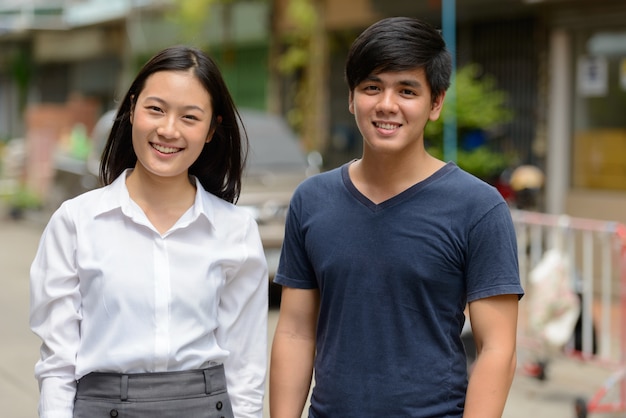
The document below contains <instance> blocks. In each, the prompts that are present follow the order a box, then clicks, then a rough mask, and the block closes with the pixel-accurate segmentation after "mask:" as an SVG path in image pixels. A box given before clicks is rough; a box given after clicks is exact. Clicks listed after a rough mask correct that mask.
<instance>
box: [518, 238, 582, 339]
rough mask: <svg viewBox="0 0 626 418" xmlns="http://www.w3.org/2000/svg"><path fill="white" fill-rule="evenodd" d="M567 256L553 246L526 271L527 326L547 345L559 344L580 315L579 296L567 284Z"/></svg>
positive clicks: (569, 266) (570, 334)
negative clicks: (528, 316) (528, 280)
mask: <svg viewBox="0 0 626 418" xmlns="http://www.w3.org/2000/svg"><path fill="white" fill-rule="evenodd" d="M571 277H572V267H571V265H570V262H569V259H568V257H567V256H566V255H565V254H564V253H563V252H562V251H560V250H559V249H557V248H553V249H551V250H548V251H546V252H545V253H544V255H543V257H542V259H541V260H540V261H539V263H538V264H537V266H535V268H533V269H532V271H531V272H530V285H531V288H530V298H529V299H530V301H529V303H530V327H531V329H532V330H533V333H534V334H535V335H536V336H538V337H539V338H540V339H542V340H543V342H544V343H547V345H549V346H552V347H554V348H560V347H563V346H564V345H565V344H566V343H567V342H568V341H569V339H570V338H571V336H572V333H573V331H574V327H575V326H576V321H577V320H578V317H579V315H580V300H579V298H578V295H576V293H574V291H573V290H572V287H571Z"/></svg>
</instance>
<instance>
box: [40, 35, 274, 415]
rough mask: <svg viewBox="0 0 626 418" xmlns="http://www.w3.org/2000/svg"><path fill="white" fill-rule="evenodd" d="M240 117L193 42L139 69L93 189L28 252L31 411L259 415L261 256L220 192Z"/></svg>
mask: <svg viewBox="0 0 626 418" xmlns="http://www.w3.org/2000/svg"><path fill="white" fill-rule="evenodd" d="M238 119H239V116H238V113H237V111H236V109H235V107H234V105H233V101H232V98H231V96H230V93H229V92H228V89H227V87H226V85H225V83H224V81H223V79H222V76H221V74H220V71H219V69H218V68H217V66H216V65H215V63H214V62H213V61H212V60H211V59H210V58H209V57H207V56H206V55H205V54H203V53H202V52H201V51H199V50H197V49H193V48H189V47H185V46H176V47H171V48H168V49H165V50H163V51H161V52H160V53H158V54H157V55H155V56H154V57H153V58H152V59H151V60H150V61H149V62H148V63H146V64H145V66H144V67H143V68H142V69H141V70H140V72H139V74H138V75H137V77H136V79H135V80H134V81H133V83H132V85H131V86H130V89H129V91H128V92H127V93H126V96H125V97H124V99H123V101H122V102H121V104H120V108H119V110H118V113H117V116H116V118H115V121H114V123H113V127H112V130H111V133H110V136H109V139H108V142H107V145H106V147H105V149H104V152H103V155H102V162H101V180H102V182H103V184H104V185H105V186H104V187H102V188H100V189H96V190H93V191H90V192H87V193H85V194H83V195H81V196H78V197H76V198H74V199H71V200H69V201H67V202H65V203H63V204H62V205H61V207H60V208H59V209H58V210H57V211H56V213H55V214H54V215H53V216H52V217H51V219H50V221H49V224H48V225H47V227H46V229H45V231H44V233H43V235H42V238H41V242H40V245H39V249H38V252H37V255H36V257H35V260H34V262H33V264H32V268H31V317H30V323H31V328H32V329H33V331H34V332H35V333H36V334H37V335H38V336H39V337H40V338H41V339H42V341H43V344H42V348H41V359H40V360H39V361H38V362H37V365H36V367H35V374H36V377H37V379H38V381H39V385H40V390H41V397H40V403H39V414H40V416H41V417H55V418H62V417H67V418H70V417H76V418H87V417H89V418H95V417H120V418H122V417H151V418H158V417H177V418H180V417H185V418H193V417H233V416H235V417H238V418H239V417H256V418H259V417H261V416H262V408H263V400H262V399H263V392H264V381H265V372H266V352H267V341H266V339H267V295H268V292H267V283H268V280H267V265H266V261H265V258H264V254H263V249H262V246H261V240H260V237H259V233H258V229H257V225H256V223H255V222H254V220H253V219H252V218H251V217H250V216H249V215H248V214H247V212H246V211H244V210H242V209H240V208H238V207H236V206H235V205H234V204H233V203H234V202H235V201H236V200H237V198H238V196H239V191H240V186H241V175H242V170H243V167H244V163H245V155H246V150H247V138H246V135H245V131H244V132H240V129H239V125H238Z"/></svg>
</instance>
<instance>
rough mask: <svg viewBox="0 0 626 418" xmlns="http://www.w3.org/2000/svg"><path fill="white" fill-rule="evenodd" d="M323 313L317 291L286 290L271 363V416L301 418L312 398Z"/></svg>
mask: <svg viewBox="0 0 626 418" xmlns="http://www.w3.org/2000/svg"><path fill="white" fill-rule="evenodd" d="M318 311H319V291H318V290H317V289H293V288H289V287H283V290H282V296H281V302H280V313H279V316H278V324H277V325H276V332H275V334H274V341H273V343H272V354H271V363H270V392H269V397H270V415H271V416H272V418H300V416H301V415H302V410H303V409H304V405H305V403H306V400H307V397H308V395H309V389H310V387H311V379H312V376H313V360H314V358H315V331H316V324H317V315H318Z"/></svg>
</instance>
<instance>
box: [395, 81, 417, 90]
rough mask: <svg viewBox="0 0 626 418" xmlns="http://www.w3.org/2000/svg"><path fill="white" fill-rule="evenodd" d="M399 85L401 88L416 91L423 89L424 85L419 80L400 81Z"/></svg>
mask: <svg viewBox="0 0 626 418" xmlns="http://www.w3.org/2000/svg"><path fill="white" fill-rule="evenodd" d="M398 84H399V85H401V86H408V87H414V88H416V89H419V88H422V87H423V85H422V83H420V82H419V81H417V80H400V81H399V82H398Z"/></svg>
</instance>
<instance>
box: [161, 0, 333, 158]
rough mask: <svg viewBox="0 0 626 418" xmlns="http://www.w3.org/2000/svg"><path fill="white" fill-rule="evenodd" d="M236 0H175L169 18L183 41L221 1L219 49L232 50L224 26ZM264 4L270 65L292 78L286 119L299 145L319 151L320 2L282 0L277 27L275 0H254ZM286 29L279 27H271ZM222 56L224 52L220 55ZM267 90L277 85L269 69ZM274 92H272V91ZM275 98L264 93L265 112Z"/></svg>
mask: <svg viewBox="0 0 626 418" xmlns="http://www.w3.org/2000/svg"><path fill="white" fill-rule="evenodd" d="M236 1H237V0H176V1H175V3H174V8H173V9H172V12H171V15H170V16H171V18H172V19H173V20H174V21H175V22H177V24H178V25H179V26H180V27H181V28H183V32H182V34H181V36H182V37H183V39H196V38H197V34H198V32H199V31H201V28H202V25H204V24H205V23H206V22H207V19H208V16H209V15H210V13H212V12H213V6H217V5H221V6H224V7H221V8H220V10H221V12H222V13H223V14H224V16H223V18H222V19H220V21H221V22H222V23H223V25H224V26H223V31H224V35H223V40H224V45H223V48H222V50H223V51H224V54H225V55H227V54H228V51H229V50H230V51H232V45H229V43H230V42H232V36H230V34H231V30H232V28H231V27H230V24H231V19H230V18H229V14H230V13H231V12H232V8H231V6H232V4H233V3H235V2H236ZM257 1H265V2H268V3H270V4H269V7H270V8H271V9H272V10H270V18H271V19H273V20H272V21H271V22H270V27H271V28H272V33H271V34H270V37H271V38H272V39H270V45H271V48H270V65H272V66H274V69H275V70H276V72H277V73H278V74H280V75H282V76H288V77H292V78H293V79H294V82H295V89H294V92H293V97H294V101H293V107H292V108H290V109H287V111H286V113H287V118H288V120H289V123H290V124H291V126H292V127H293V128H294V129H295V130H296V131H297V132H298V133H299V134H300V136H301V138H302V143H303V147H304V148H305V149H306V150H308V151H313V150H320V149H323V146H324V138H325V132H326V128H325V127H326V125H327V124H326V116H325V114H324V113H323V112H320V111H317V110H318V109H322V108H323V107H324V105H325V101H327V100H328V96H327V95H328V92H326V91H325V90H326V89H322V88H320V87H319V86H323V85H326V84H325V83H326V81H325V77H326V73H327V71H328V69H327V68H326V64H325V63H326V62H327V59H326V33H325V29H324V22H323V19H322V18H321V16H323V11H322V8H323V1H321V0H289V1H287V2H286V9H285V10H281V12H284V16H283V17H284V19H285V20H286V21H287V24H286V25H279V24H278V22H277V21H275V19H276V18H277V16H278V15H279V13H277V11H276V10H275V8H276V7H277V2H276V1H275V0H257ZM279 26H281V27H287V28H288V29H287V30H285V31H279V30H278V29H277V28H278V27H279ZM224 58H225V59H226V60H227V58H228V57H227V56H226V57H224ZM270 74H271V75H270V80H269V82H270V83H271V84H272V88H270V91H272V92H274V91H275V90H277V87H278V86H279V85H280V82H279V81H278V80H277V78H278V75H277V74H273V73H272V72H270ZM276 96H278V95H276ZM278 101H279V100H278V98H277V97H270V98H269V100H268V102H269V104H270V110H271V111H277V110H278V109H279V108H280V105H279V104H277V102H278Z"/></svg>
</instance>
